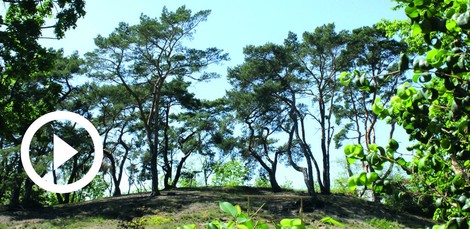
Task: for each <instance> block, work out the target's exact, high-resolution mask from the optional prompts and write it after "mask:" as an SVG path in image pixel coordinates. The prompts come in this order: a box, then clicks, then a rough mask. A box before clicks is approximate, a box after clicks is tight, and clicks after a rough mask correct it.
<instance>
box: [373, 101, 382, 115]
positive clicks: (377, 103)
mask: <svg viewBox="0 0 470 229" xmlns="http://www.w3.org/2000/svg"><path fill="white" fill-rule="evenodd" d="M380 101H381V100H380V98H376V99H375V101H374V104H372V112H374V114H376V115H379V114H380V113H382V111H383V110H384V106H383V104H382V103H381V102H380Z"/></svg>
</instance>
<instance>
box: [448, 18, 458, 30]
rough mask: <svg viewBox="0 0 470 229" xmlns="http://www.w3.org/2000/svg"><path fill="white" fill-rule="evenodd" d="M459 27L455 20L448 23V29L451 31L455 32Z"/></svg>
mask: <svg viewBox="0 0 470 229" xmlns="http://www.w3.org/2000/svg"><path fill="white" fill-rule="evenodd" d="M456 26H457V22H456V21H455V20H454V19H448V20H447V21H446V29H447V30H449V31H454V30H455V28H456Z"/></svg>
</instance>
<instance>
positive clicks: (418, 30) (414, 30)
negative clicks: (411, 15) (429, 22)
mask: <svg viewBox="0 0 470 229" xmlns="http://www.w3.org/2000/svg"><path fill="white" fill-rule="evenodd" d="M411 31H412V33H411V34H412V36H417V35H419V34H421V33H422V30H421V27H420V26H419V24H418V23H414V24H413V25H412V26H411Z"/></svg>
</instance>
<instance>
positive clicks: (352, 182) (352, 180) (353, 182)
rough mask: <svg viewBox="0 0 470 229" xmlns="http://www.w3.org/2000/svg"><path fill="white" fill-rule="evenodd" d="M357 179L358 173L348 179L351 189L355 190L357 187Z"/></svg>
mask: <svg viewBox="0 0 470 229" xmlns="http://www.w3.org/2000/svg"><path fill="white" fill-rule="evenodd" d="M356 180H357V175H354V176H352V177H350V178H349V179H348V187H349V190H351V191H355V190H356V188H357V183H356Z"/></svg>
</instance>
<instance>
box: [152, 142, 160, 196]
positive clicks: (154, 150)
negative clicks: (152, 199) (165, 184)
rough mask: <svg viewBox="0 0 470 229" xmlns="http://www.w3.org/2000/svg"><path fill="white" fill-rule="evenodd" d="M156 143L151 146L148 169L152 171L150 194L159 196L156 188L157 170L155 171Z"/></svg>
mask: <svg viewBox="0 0 470 229" xmlns="http://www.w3.org/2000/svg"><path fill="white" fill-rule="evenodd" d="M155 148H156V145H155V146H154V147H153V150H152V156H151V159H150V160H151V162H150V169H151V173H152V192H151V193H150V196H159V195H160V191H159V190H158V172H157V152H156V149H155Z"/></svg>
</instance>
